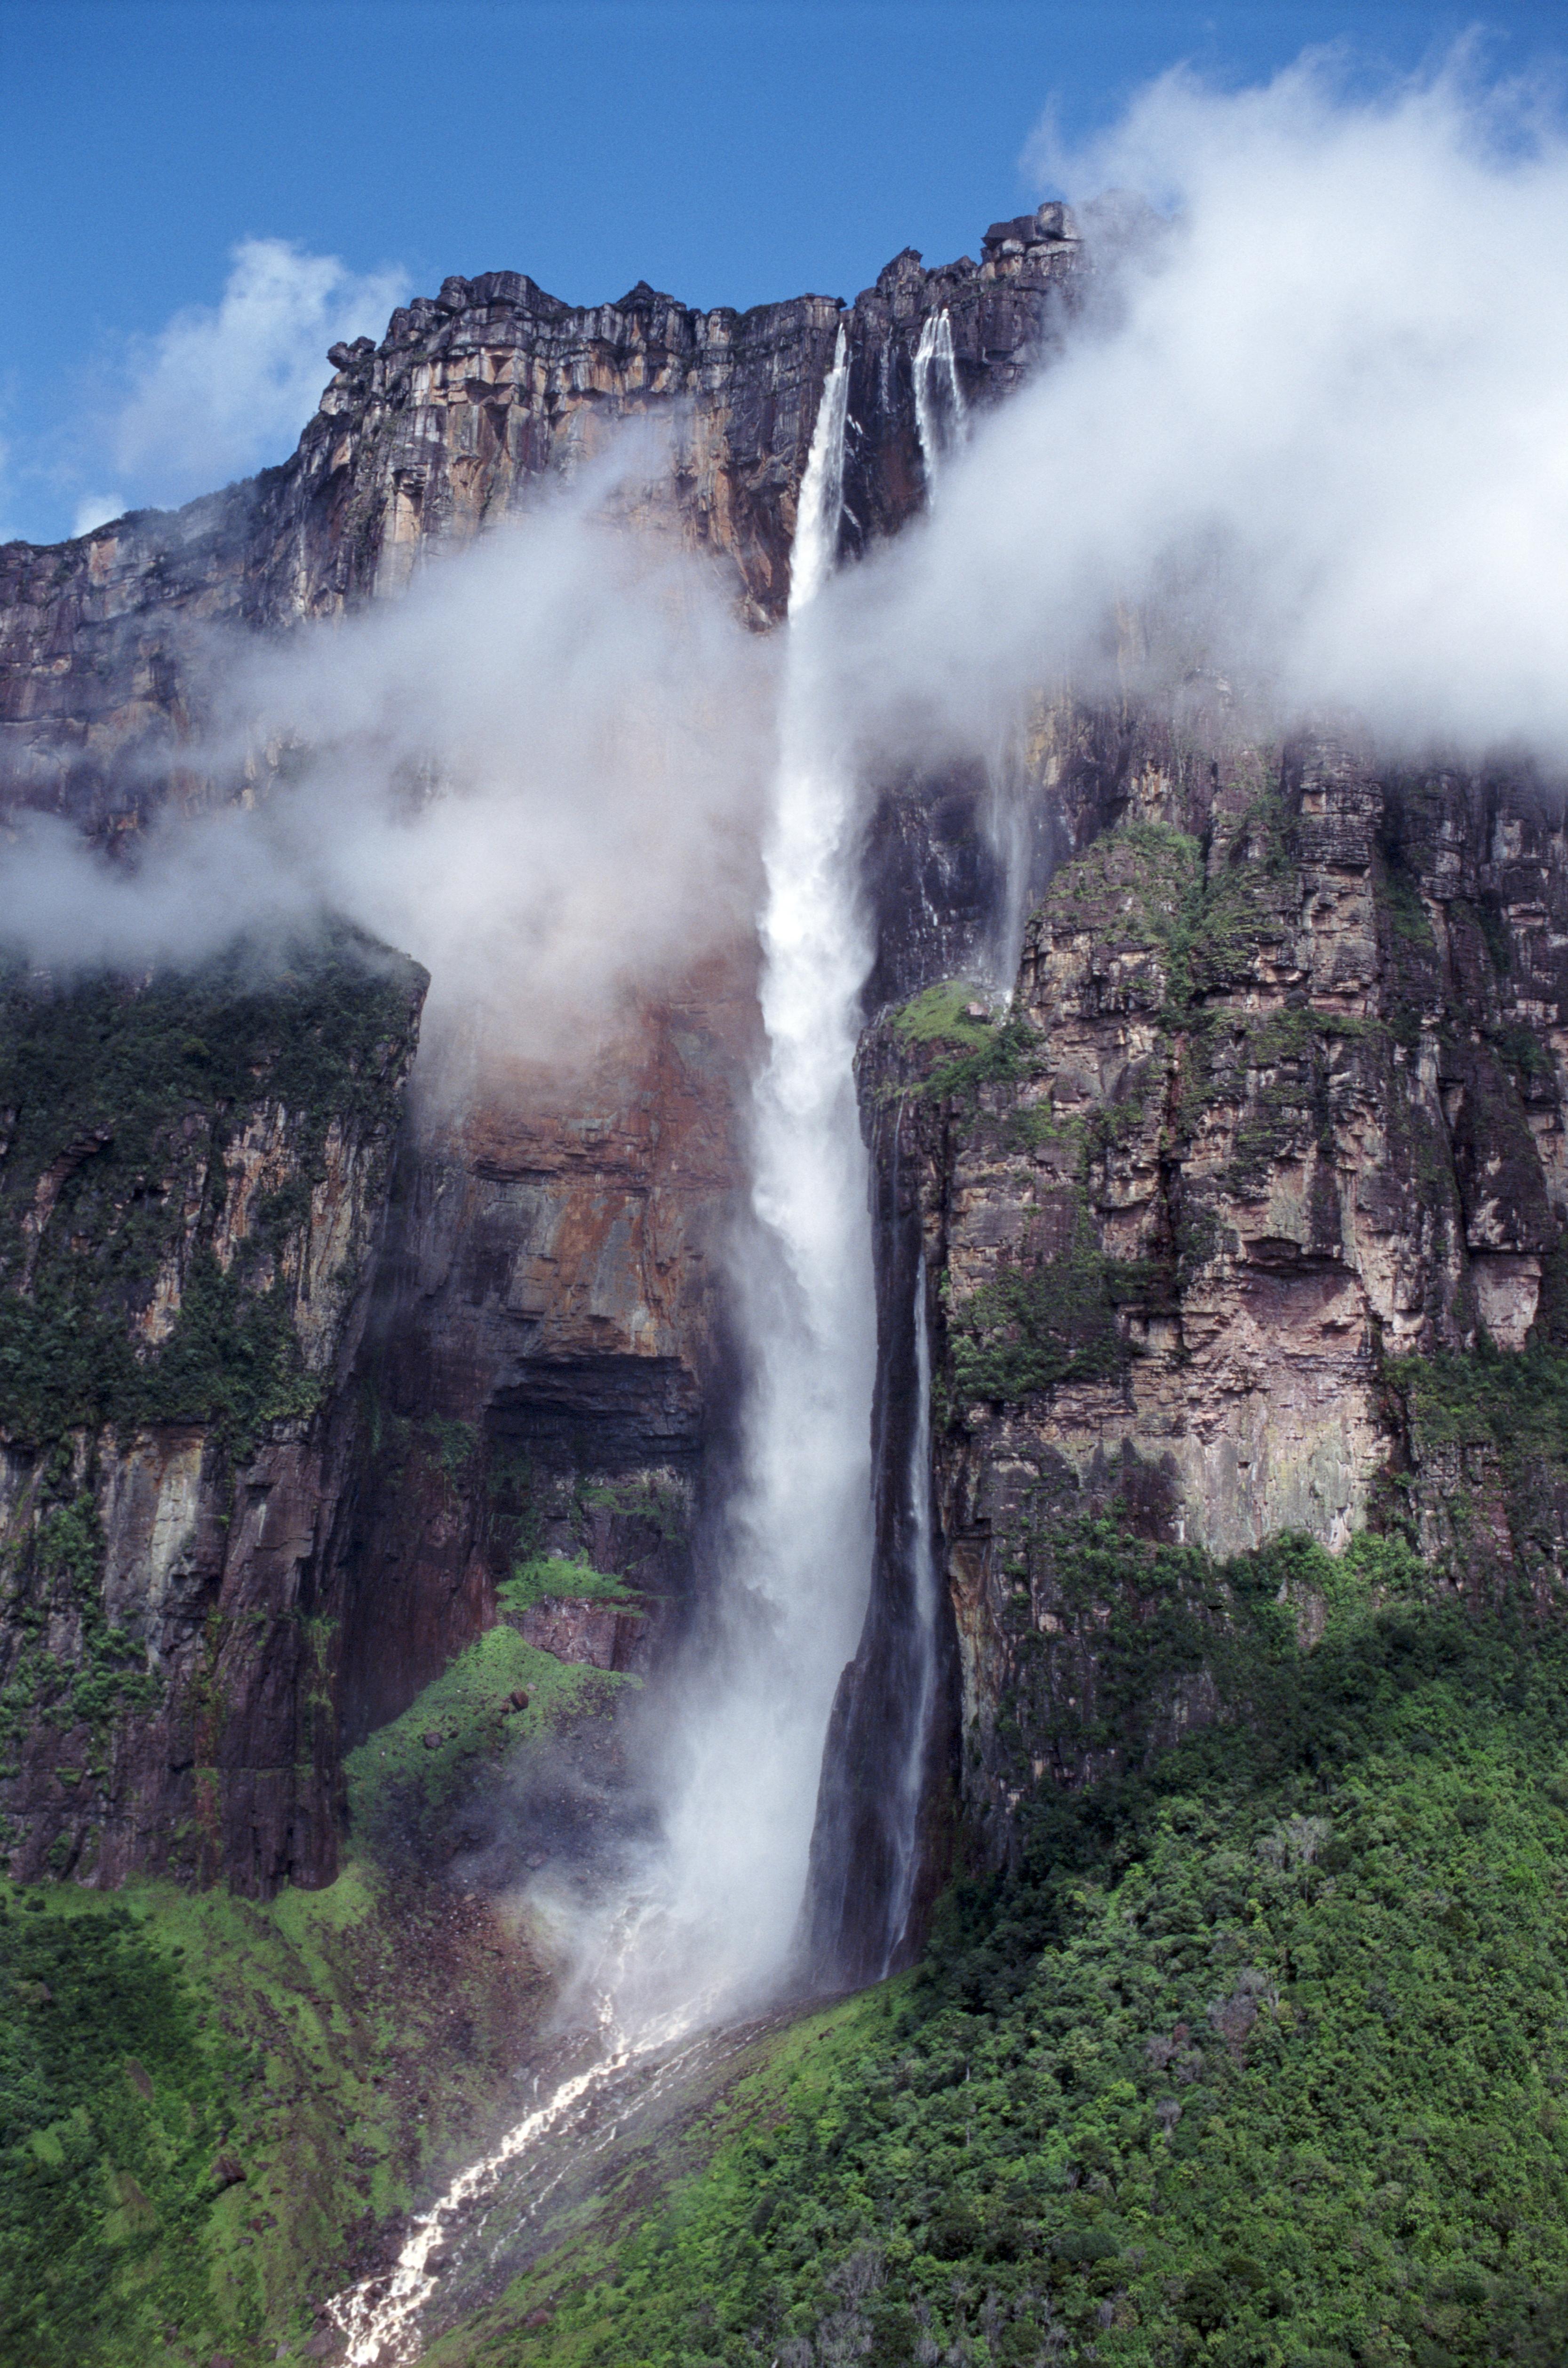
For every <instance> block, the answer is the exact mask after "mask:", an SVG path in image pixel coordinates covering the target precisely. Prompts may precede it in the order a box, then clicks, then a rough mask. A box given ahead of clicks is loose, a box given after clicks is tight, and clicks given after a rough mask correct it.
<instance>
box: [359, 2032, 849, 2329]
mask: <svg viewBox="0 0 1568 2368" xmlns="http://www.w3.org/2000/svg"><path fill="white" fill-rule="evenodd" d="M807 2003H808V2001H805V2000H801V2001H799V2002H798V2003H796V2004H792V2005H789V2006H780V2007H779V2008H778V2009H776V2010H775V2011H774V2012H773V2013H772V2014H770V2015H765V2016H760V2017H754V2018H753V2019H751V2020H750V2021H744V2022H738V2023H733V2024H730V2025H727V2026H724V2027H722V2028H716V2029H710V2030H706V2031H701V2032H688V2033H687V2035H686V2036H684V2037H682V2038H675V2037H670V2038H666V2039H664V2040H662V2041H659V2040H654V2041H651V2042H650V2041H648V2040H646V2039H644V2040H642V2041H640V2042H633V2041H631V2040H629V2039H627V2038H626V2037H625V2035H624V2034H622V2033H620V2032H617V2031H616V2030H615V2028H614V2027H613V2025H612V2024H611V2023H610V2022H609V2021H608V2014H607V2020H606V2021H604V2022H602V2023H601V2024H600V2025H599V2026H598V2027H597V2028H591V2027H590V2028H587V2029H585V2030H581V2031H578V2032H572V2033H571V2034H569V2035H567V2036H565V2037H563V2038H562V2041H561V2043H560V2044H559V2046H558V2047H557V2049H556V2050H555V2052H554V2053H553V2054H552V2055H550V2056H548V2057H547V2058H546V2059H545V2060H544V2061H543V2062H542V2063H540V2064H539V2065H537V2066H533V2067H532V2068H531V2070H530V2071H529V2072H528V2075H527V2076H526V2078H524V2079H523V2080H521V2081H520V2082H519V2088H520V2089H521V2090H522V2094H521V2096H520V2097H519V2105H520V2107H521V2111H520V2112H519V2114H518V2118H517V2121H516V2122H515V2123H513V2124H512V2125H511V2127H510V2128H509V2129H508V2130H507V2131H506V2134H505V2135H504V2136H503V2137H502V2138H501V2139H500V2140H499V2141H498V2143H497V2144H496V2145H495V2146H494V2147H493V2149H492V2150H491V2151H490V2152H489V2153H488V2154H486V2155H483V2156H482V2157H480V2159H479V2160H478V2161H477V2162H475V2163H473V2164H472V2165H471V2166H470V2167H469V2168H468V2169H466V2170H463V2171H461V2172H460V2173H459V2175H458V2176H457V2177H456V2178H455V2179H454V2180H451V2182H450V2183H449V2186H448V2187H447V2188H446V2189H445V2191H444V2192H443V2193H442V2194H441V2195H440V2196H439V2197H438V2198H437V2201H436V2203H433V2204H432V2205H430V2206H429V2207H428V2209H427V2210H426V2211H424V2212H422V2213H418V2214H415V2217H414V2218H413V2220H412V2221H411V2222H410V2223H409V2225H408V2227H407V2230H406V2232H405V2234H404V2237H403V2244H402V2247H401V2249H400V2251H399V2255H398V2260H397V2261H396V2263H395V2264H394V2266H393V2267H392V2269H390V2270H386V2271H382V2272H381V2274H379V2275H378V2276H374V2277H369V2278H365V2279H362V2280H361V2281H360V2283H358V2285H355V2286H351V2287H349V2288H348V2289H347V2291H346V2292H345V2293H343V2294H338V2295H337V2296H336V2297H335V2299H334V2300H333V2301H332V2302H331V2303H329V2304H328V2305H327V2314H328V2317H329V2320H330V2323H331V2325H332V2326H333V2327H334V2328H335V2329H336V2330H337V2331H338V2333H339V2334H340V2335H341V2337H342V2338H343V2344H344V2348H343V2349H342V2351H340V2352H338V2353H337V2354H336V2356H337V2357H338V2358H339V2359H341V2360H342V2361H343V2362H345V2363H347V2368H411V2363H413V2362H416V2361H417V2360H418V2359H419V2358H420V2357H421V2355H422V2353H423V2352H424V2351H425V2350H426V2348H427V2347H428V2346H429V2345H430V2344H432V2343H434V2342H435V2341H436V2340H437V2338H438V2337H439V2336H440V2335H442V2334H443V2333H444V2332H445V2331H446V2330H447V2329H448V2328H451V2327H454V2326H456V2325H457V2324H458V2323H459V2322H460V2320H462V2319H465V2318H468V2317H472V2314H473V2313H474V2312H475V2311H478V2310H482V2309H483V2307H484V2306H485V2305H486V2304H488V2303H491V2302H494V2300H495V2298H496V2296H497V2295H498V2294H500V2293H501V2292H502V2291H503V2290H504V2289H505V2287H506V2285H507V2284H508V2283H510V2282H511V2280H512V2279H514V2278H516V2277H518V2276H520V2275H521V2274H522V2272H523V2271H526V2270H527V2269H528V2267H529V2266H530V2265H531V2263H532V2262H534V2261H535V2260H538V2259H539V2258H540V2256H541V2255H542V2254H544V2253H546V2252H548V2251H549V2250H550V2249H551V2248H552V2246H554V2245H555V2244H556V2243H557V2242H559V2240H560V2239H561V2237H562V2236H563V2235H564V2234H565V2233H566V2230H567V2227H568V2226H569V2224H570V2223H571V2222H572V2220H573V2217H574V2214H576V2213H577V2212H578V2211H579V2209H580V2207H581V2206H582V2205H583V2204H584V2203H585V2202H586V2201H587V2199H588V2198H589V2197H590V2196H594V2195H603V2194H604V2193H605V2192H607V2190H609V2189H611V2188H612V2187H620V2188H623V2189H626V2190H628V2191H629V2192H631V2193H633V2194H634V2193H635V2191H636V2189H637V2187H638V2185H639V2183H640V2181H641V2180H642V2177H643V2175H644V2173H645V2176H646V2178H647V2180H648V2182H649V2183H650V2184H652V2183H653V2182H654V2181H655V2180H656V2181H657V2183H658V2185H659V2186H661V2187H663V2186H664V2185H665V2184H667V2182H668V2180H669V2177H670V2173H671V2167H672V2166H671V2146H672V2141H675V2142H677V2143H678V2140H677V2138H676V2134H677V2133H678V2130H679V2128H680V2126H681V2125H682V2124H683V2123H685V2122H686V2121H687V2119H688V2118H689V2117H690V2115H691V2114H692V2112H693V2110H694V2109H695V2108H696V2107H697V2106H698V2105H699V2103H702V2102H706V2101H708V2100H711V2099H712V2098H713V2097H714V2096H715V2094H716V2093H717V2092H718V2091H719V2090H720V2089H721V2088H722V2086H723V2085H724V2084H725V2083H727V2082H728V2081H729V2080H731V2079H733V2078H735V2077H736V2076H737V2074H738V2073H739V2072H741V2071H742V2070H744V2068H745V2065H744V2058H745V2057H746V2055H747V2054H748V2052H749V2051H750V2050H751V2049H752V2048H753V2047H754V2046H755V2045H756V2043H757V2042H758V2041H759V2040H763V2039H766V2038H767V2036H768V2035H769V2034H770V2033H771V2032H775V2031H778V2030H779V2029H781V2028H782V2026H783V2025H784V2024H785V2023H787V2022H788V2021H790V2020H791V2018H792V2016H793V2015H794V2014H795V2013H796V2012H799V2011H801V2009H803V2008H804V2006H805V2005H806V2004H807ZM809 2003H810V2004H811V2005H812V2006H813V2007H814V2006H820V2005H821V2004H822V2003H823V2001H822V2000H821V1999H815V1998H814V1999H812V2000H811V2001H809Z"/></svg>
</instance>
